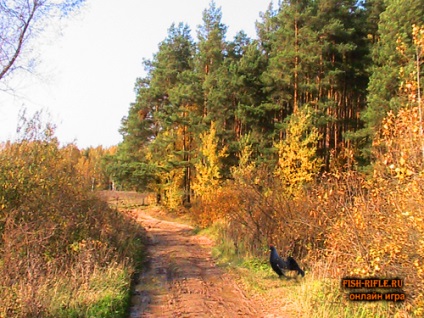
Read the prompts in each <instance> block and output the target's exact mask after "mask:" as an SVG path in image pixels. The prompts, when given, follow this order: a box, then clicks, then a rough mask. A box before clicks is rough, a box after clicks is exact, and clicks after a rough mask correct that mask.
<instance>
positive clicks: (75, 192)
mask: <svg viewBox="0 0 424 318" xmlns="http://www.w3.org/2000/svg"><path fill="white" fill-rule="evenodd" d="M38 126H40V125H39V123H38V124H37V123H34V122H33V121H30V122H29V124H28V126H27V127H26V128H25V131H26V133H27V134H26V135H25V136H24V137H23V138H22V139H20V140H18V141H16V142H7V143H5V144H2V145H0V295H1V297H0V317H7V318H9V317H13V318H14V317H16V318H20V317H52V318H53V317H64V318H65V317H66V318H68V317H111V318H112V317H113V318H119V317H125V316H126V311H127V308H128V305H129V301H130V283H131V276H132V274H133V272H134V271H135V270H136V266H137V264H139V263H140V262H139V260H140V258H141V257H142V253H143V250H144V246H143V241H142V229H141V228H140V227H139V225H137V224H136V222H135V221H133V220H132V219H131V218H130V217H129V216H127V215H124V214H122V213H120V212H118V211H117V210H116V209H113V208H110V207H109V206H108V204H107V203H105V202H103V201H102V200H100V199H99V198H98V197H97V196H95V195H94V193H93V192H91V191H89V189H90V183H91V181H90V180H86V179H85V178H84V176H82V175H81V174H80V173H79V171H78V169H77V166H76V164H77V160H75V156H74V155H75V147H74V146H72V147H69V146H68V147H66V146H65V147H60V146H59V144H58V142H57V140H56V139H55V138H53V137H52V135H51V133H52V132H51V130H50V129H49V128H50V127H47V128H46V129H45V130H44V131H41V132H40V131H38V130H37V129H39V128H37V127H38Z"/></svg>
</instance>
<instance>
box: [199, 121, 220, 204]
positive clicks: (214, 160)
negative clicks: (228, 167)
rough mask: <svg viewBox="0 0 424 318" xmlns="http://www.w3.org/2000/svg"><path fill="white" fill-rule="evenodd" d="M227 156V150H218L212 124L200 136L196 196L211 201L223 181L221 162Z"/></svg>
mask: <svg viewBox="0 0 424 318" xmlns="http://www.w3.org/2000/svg"><path fill="white" fill-rule="evenodd" d="M225 156H226V149H225V148H223V149H219V148H218V138H217V136H216V127H215V123H214V122H211V126H210V129H209V131H206V132H204V133H202V134H200V147H199V155H198V158H197V161H196V163H195V164H194V166H195V169H196V176H195V181H194V182H193V190H194V192H195V194H196V196H198V197H200V198H201V199H204V200H209V199H211V195H212V194H213V193H214V191H216V190H217V189H218V188H219V185H220V183H221V182H222V180H221V176H222V175H221V168H222V163H221V160H222V158H224V157H225Z"/></svg>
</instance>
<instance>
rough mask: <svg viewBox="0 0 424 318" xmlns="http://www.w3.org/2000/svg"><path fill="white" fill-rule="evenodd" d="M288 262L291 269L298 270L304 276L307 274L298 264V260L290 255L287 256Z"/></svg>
mask: <svg viewBox="0 0 424 318" xmlns="http://www.w3.org/2000/svg"><path fill="white" fill-rule="evenodd" d="M287 262H288V265H289V266H288V267H289V269H291V270H293V271H297V273H298V274H300V275H302V277H304V276H305V272H304V271H303V270H302V269H301V268H300V266H299V264H297V262H296V260H295V259H294V258H293V257H291V256H289V257H287Z"/></svg>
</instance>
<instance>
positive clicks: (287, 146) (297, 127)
mask: <svg viewBox="0 0 424 318" xmlns="http://www.w3.org/2000/svg"><path fill="white" fill-rule="evenodd" d="M319 138H320V135H319V133H318V129H317V128H316V127H314V126H313V125H312V114H311V111H310V110H308V109H301V110H299V111H298V113H296V114H293V115H292V116H290V117H289V120H287V128H286V130H285V139H283V140H281V141H280V142H278V143H276V144H275V147H276V148H277V151H278V163H277V168H276V170H275V174H276V176H277V177H278V178H279V179H280V180H281V182H282V186H283V188H284V189H285V191H286V193H287V194H288V195H296V194H297V193H298V191H299V190H300V189H301V188H302V186H304V185H305V184H307V183H308V182H311V181H313V179H314V177H315V176H316V175H317V174H318V172H319V170H320V169H321V166H322V160H321V159H319V158H317V155H316V151H317V143H318V140H319Z"/></svg>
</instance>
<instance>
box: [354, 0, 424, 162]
mask: <svg viewBox="0 0 424 318" xmlns="http://www.w3.org/2000/svg"><path fill="white" fill-rule="evenodd" d="M384 5H385V10H384V12H382V13H381V15H380V20H379V24H378V41H377V42H375V43H374V46H373V52H372V59H373V67H372V69H371V71H372V74H371V77H370V81H369V85H368V91H369V94H368V104H367V107H366V109H365V111H364V112H363V113H362V119H363V121H364V122H365V127H364V129H363V130H362V131H361V132H360V136H361V137H362V138H363V139H364V142H366V145H365V146H364V150H363V157H364V158H365V159H367V160H368V161H369V160H370V149H371V142H372V140H373V137H374V135H375V133H376V132H377V131H378V129H379V127H380V124H381V121H382V119H383V118H384V117H385V115H386V114H387V112H388V111H390V110H393V111H395V112H396V111H397V110H398V109H399V108H400V107H402V102H403V101H402V98H400V96H399V95H398V92H399V88H400V85H401V81H402V79H401V78H400V76H399V67H405V66H406V64H408V61H407V60H405V58H404V55H408V56H413V55H414V47H413V45H412V28H411V25H412V24H416V25H422V24H423V23H424V1H423V0H405V1H399V0H385V1H384ZM399 40H401V41H402V42H403V43H404V44H405V50H406V51H405V52H404V53H401V52H400V51H399V50H397V49H396V48H397V46H398V43H397V42H398V41H399Z"/></svg>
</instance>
